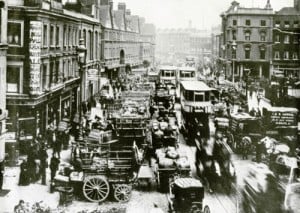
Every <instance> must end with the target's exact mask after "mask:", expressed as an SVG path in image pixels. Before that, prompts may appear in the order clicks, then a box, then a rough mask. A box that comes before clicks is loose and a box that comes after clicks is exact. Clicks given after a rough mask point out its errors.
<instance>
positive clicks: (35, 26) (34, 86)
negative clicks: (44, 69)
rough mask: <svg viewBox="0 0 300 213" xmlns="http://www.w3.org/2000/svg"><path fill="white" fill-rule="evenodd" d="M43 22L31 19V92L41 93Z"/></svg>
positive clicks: (33, 93) (34, 93)
mask: <svg viewBox="0 0 300 213" xmlns="http://www.w3.org/2000/svg"><path fill="white" fill-rule="evenodd" d="M42 26H43V25H42V22H40V21H30V30H29V36H30V37H29V38H30V43H29V60H30V82H29V87H30V94H32V95H37V94H39V93H40V62H41V47H42Z"/></svg>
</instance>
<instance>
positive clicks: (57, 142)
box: [53, 132, 63, 158]
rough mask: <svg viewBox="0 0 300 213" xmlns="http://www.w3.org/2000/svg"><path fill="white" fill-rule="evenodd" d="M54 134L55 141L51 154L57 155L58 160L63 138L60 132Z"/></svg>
mask: <svg viewBox="0 0 300 213" xmlns="http://www.w3.org/2000/svg"><path fill="white" fill-rule="evenodd" d="M56 134H57V136H55V140H54V139H53V154H56V153H57V156H58V158H60V152H61V146H62V140H63V136H62V133H61V132H57V133H56ZM56 134H55V135H56Z"/></svg>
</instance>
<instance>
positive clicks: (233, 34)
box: [232, 30, 236, 40]
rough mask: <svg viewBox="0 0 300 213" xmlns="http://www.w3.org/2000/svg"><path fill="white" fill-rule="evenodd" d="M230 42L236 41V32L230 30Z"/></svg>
mask: <svg viewBox="0 0 300 213" xmlns="http://www.w3.org/2000/svg"><path fill="white" fill-rule="evenodd" d="M232 40H236V31H235V30H232Z"/></svg>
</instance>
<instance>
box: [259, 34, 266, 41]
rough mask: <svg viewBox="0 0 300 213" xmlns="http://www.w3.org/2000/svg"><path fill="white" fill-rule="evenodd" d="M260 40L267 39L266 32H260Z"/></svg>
mask: <svg viewBox="0 0 300 213" xmlns="http://www.w3.org/2000/svg"><path fill="white" fill-rule="evenodd" d="M260 41H266V32H261V33H260Z"/></svg>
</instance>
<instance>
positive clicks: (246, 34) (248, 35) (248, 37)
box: [245, 31, 251, 41]
mask: <svg viewBox="0 0 300 213" xmlns="http://www.w3.org/2000/svg"><path fill="white" fill-rule="evenodd" d="M250 39H251V33H250V31H246V32H245V40H246V41H250Z"/></svg>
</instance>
